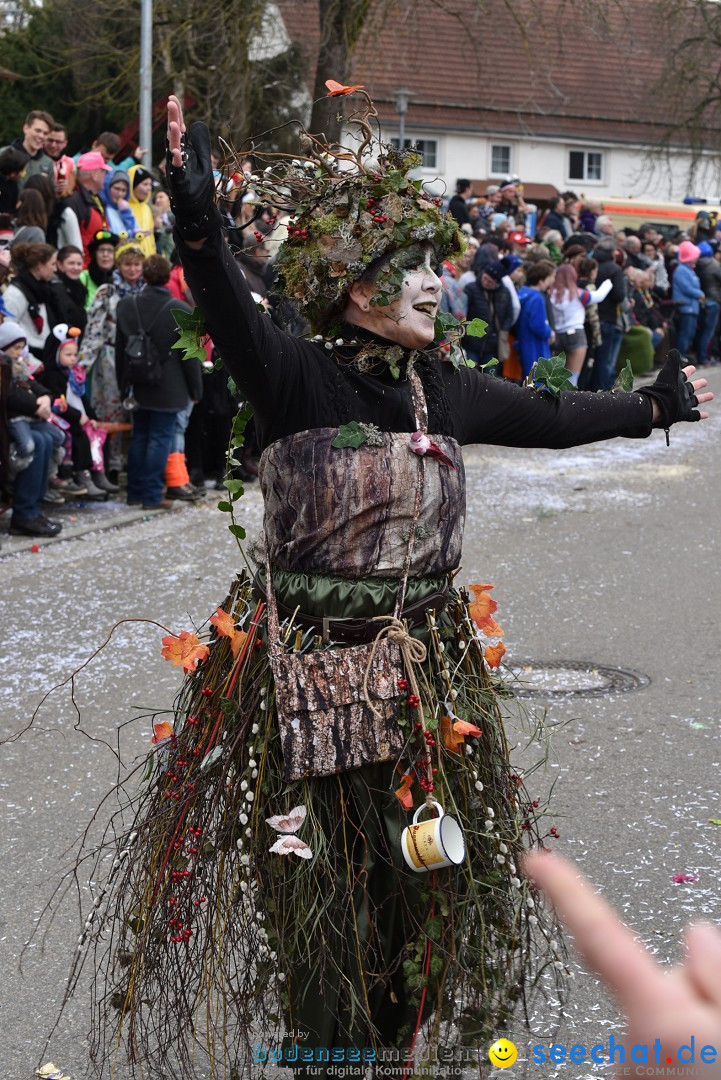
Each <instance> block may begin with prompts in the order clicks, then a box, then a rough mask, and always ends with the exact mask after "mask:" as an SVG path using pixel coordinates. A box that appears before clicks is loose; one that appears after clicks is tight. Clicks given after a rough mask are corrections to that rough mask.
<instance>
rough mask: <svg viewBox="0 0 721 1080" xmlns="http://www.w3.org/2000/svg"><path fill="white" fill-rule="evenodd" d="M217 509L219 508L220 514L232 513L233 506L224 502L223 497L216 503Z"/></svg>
mask: <svg viewBox="0 0 721 1080" xmlns="http://www.w3.org/2000/svg"><path fill="white" fill-rule="evenodd" d="M218 509H219V510H220V512H221V514H232V513H233V507H232V506H231V505H230V503H229V502H226V501H225V500H224V499H221V501H220V502H219V503H218Z"/></svg>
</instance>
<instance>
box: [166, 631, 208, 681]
mask: <svg viewBox="0 0 721 1080" xmlns="http://www.w3.org/2000/svg"><path fill="white" fill-rule="evenodd" d="M163 645H164V648H163V649H162V650H161V655H162V656H164V657H165V659H166V660H170V662H171V663H172V664H173V666H174V667H182V668H183V669H184V670H185V671H195V668H196V665H197V663H198V661H203V660H205V659H207V656H208V646H207V645H203V644H202V643H201V641H200V639H199V638H198V637H197V635H196V634H191V633H189V632H188V631H187V630H181V631H180V634H179V635H178V637H175V635H174V634H168V635H167V637H164V638H163Z"/></svg>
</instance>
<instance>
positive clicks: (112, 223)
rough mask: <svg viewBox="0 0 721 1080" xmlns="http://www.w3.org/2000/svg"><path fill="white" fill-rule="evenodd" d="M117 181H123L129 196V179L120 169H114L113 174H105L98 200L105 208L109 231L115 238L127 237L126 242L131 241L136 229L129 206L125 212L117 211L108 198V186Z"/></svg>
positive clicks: (133, 216)
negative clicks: (99, 199)
mask: <svg viewBox="0 0 721 1080" xmlns="http://www.w3.org/2000/svg"><path fill="white" fill-rule="evenodd" d="M118 180H124V181H125V183H126V184H127V185H128V195H129V194H130V177H129V176H128V174H127V173H126V172H123V170H122V169H115V171H114V172H109V173H107V175H106V177H105V183H104V184H103V190H102V191H101V192H100V198H101V200H102V203H103V206H104V207H105V217H106V220H107V222H108V228H109V229H110V231H111V232H113V233H115V235H116V236H119V237H121V239H125V238H126V237H127V238H128V240H132V239H133V237H134V236H135V231H136V229H137V224H136V221H135V215H134V214H133V211H132V210H131V209H130V207H129V206H128V208H127V209H126V210H118V208H117V206H116V205H115V203H114V202H113V201H112V200H111V198H110V185H111V184H115V183H117V181H118ZM126 199H127V196H126Z"/></svg>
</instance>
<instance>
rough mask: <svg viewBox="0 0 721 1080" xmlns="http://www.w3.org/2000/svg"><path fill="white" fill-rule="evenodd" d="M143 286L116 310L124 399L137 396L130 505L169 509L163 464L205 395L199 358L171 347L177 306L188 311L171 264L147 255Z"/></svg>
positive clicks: (130, 455)
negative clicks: (192, 407)
mask: <svg viewBox="0 0 721 1080" xmlns="http://www.w3.org/2000/svg"><path fill="white" fill-rule="evenodd" d="M143 278H144V279H145V289H144V290H143V292H142V293H141V294H140V295H137V296H130V297H127V298H126V299H125V300H121V301H120V303H119V304H118V308H117V313H116V314H117V330H116V338H115V368H116V372H117V378H118V387H119V389H120V392H121V394H122V396H123V397H124V398H127V397H130V398H132V399H133V400H134V402H135V405H136V407H135V408H133V410H132V414H131V415H132V421H133V431H132V435H131V437H130V447H129V450H128V504H129V505H138V504H142V506H143V509H144V510H170V509H172V508H173V507H174V506H175V505H176V504H175V502H174V501H172V500H171V499H167V498H164V497H163V495H164V488H165V465H166V461H167V459H168V454H169V452H170V448H171V445H172V439H173V432H174V428H175V421H176V417H177V414H178V413H179V412H181V411H182V410H183V409H185V408H186V407H187V406H188V404H189V403H190V401H198V400H199V399H200V397H201V395H202V393H203V383H202V369H201V366H200V361H199V360H197V359H191V360H183V359H181V357H182V353H181V352H180V351H179V350H178V349H173V348H172V346H173V344H174V342H175V341H177V337H178V328H177V324H176V322H175V318H174V316H173V309H174V308H175V309H180V310H181V311H188V312H189V311H190V310H191V309H190V307H189V306H188V305H187V304H185V303H184V302H183V301H182V300H177V299H175V298H174V297H172V296H171V295H170V293H169V291H168V289H167V284H168V281H169V280H170V263H169V262H168V260H167V259H166V258H164V257H163V256H162V255H149V256H148V258H147V259H145V261H144V263H143Z"/></svg>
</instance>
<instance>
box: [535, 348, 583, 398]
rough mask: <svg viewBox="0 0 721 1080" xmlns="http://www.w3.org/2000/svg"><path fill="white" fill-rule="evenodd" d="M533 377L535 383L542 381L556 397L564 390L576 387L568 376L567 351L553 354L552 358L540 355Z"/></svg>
mask: <svg viewBox="0 0 721 1080" xmlns="http://www.w3.org/2000/svg"><path fill="white" fill-rule="evenodd" d="M531 378H532V380H533V382H534V383H540V384H541V386H543V387H545V388H546V390H549V391H550V393H552V394H553V395H554V397H558V396H559V395H560V393H561V391H562V390H575V389H576V388H575V386H574V385H573V383H572V382H571V380H570V379H569V377H568V371H567V369H566V354H565V353H561V354H560V356H552V357H551V358H550V359H548V358H547V357H545V356H542V357H540V358H539V359H538V360H537V361H536V363H535V364H534V366H533V369H532V371H531Z"/></svg>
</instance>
